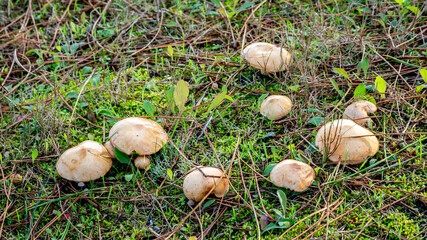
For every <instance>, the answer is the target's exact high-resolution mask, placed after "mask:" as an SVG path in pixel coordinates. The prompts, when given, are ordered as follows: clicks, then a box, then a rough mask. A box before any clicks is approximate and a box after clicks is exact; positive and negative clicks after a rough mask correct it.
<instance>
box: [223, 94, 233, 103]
mask: <svg viewBox="0 0 427 240" xmlns="http://www.w3.org/2000/svg"><path fill="white" fill-rule="evenodd" d="M225 98H226V99H227V100H228V101H230V102H234V99H233V98H232V97H230V96H229V95H225Z"/></svg>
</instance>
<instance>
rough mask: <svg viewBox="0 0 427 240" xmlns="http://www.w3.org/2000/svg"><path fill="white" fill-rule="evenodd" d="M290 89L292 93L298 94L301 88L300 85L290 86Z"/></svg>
mask: <svg viewBox="0 0 427 240" xmlns="http://www.w3.org/2000/svg"><path fill="white" fill-rule="evenodd" d="M289 88H290V89H291V90H292V91H294V92H297V91H298V88H299V85H293V86H289Z"/></svg>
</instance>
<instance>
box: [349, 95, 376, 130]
mask: <svg viewBox="0 0 427 240" xmlns="http://www.w3.org/2000/svg"><path fill="white" fill-rule="evenodd" d="M375 111H377V106H375V104H373V103H371V102H369V101H365V100H361V101H357V102H355V103H352V104H350V105H349V106H348V107H347V108H346V109H345V110H344V116H343V118H344V119H350V120H353V121H354V122H355V123H357V124H359V125H360V126H363V125H365V124H366V123H368V126H369V125H370V123H371V119H370V118H369V117H368V113H373V112H375Z"/></svg>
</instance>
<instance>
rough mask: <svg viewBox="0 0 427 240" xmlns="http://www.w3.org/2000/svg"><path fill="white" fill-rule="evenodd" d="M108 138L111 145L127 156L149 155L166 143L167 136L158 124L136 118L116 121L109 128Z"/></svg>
mask: <svg viewBox="0 0 427 240" xmlns="http://www.w3.org/2000/svg"><path fill="white" fill-rule="evenodd" d="M109 137H110V142H111V144H112V145H113V146H115V147H116V148H117V149H119V150H120V151H122V152H124V153H126V154H127V155H130V154H132V153H137V154H139V155H151V154H153V153H156V152H157V151H159V150H160V149H162V147H163V145H164V144H166V143H167V141H168V135H167V134H166V132H165V130H163V128H162V127H161V126H160V125H159V124H158V123H156V122H154V121H152V120H149V119H145V118H137V117H129V118H125V119H123V120H120V121H118V122H117V123H116V124H114V126H113V127H112V128H111V130H110V135H109Z"/></svg>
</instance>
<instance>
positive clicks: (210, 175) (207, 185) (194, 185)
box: [183, 166, 229, 202]
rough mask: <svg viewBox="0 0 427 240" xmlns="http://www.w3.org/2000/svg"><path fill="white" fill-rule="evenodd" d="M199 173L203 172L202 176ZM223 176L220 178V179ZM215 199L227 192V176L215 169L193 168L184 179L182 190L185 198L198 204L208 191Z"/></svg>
mask: <svg viewBox="0 0 427 240" xmlns="http://www.w3.org/2000/svg"><path fill="white" fill-rule="evenodd" d="M200 171H203V173H204V175H205V176H206V177H205V176H204V175H203V174H202V173H201V172H200ZM221 176H223V177H222V178H220V177H221ZM213 187H215V189H214V190H213V191H212V193H213V194H215V196H217V197H222V196H224V195H225V193H226V192H227V191H228V188H229V183H228V177H227V175H225V174H224V175H223V171H221V170H220V169H218V168H216V167H202V166H199V167H198V169H197V168H193V169H191V170H190V171H189V173H188V174H187V176H186V177H185V179H184V184H183V189H184V194H185V196H186V197H187V198H188V199H190V200H193V201H196V202H199V201H200V200H202V199H203V198H204V197H205V195H206V194H208V193H209V192H210V190H211V189H212V188H213Z"/></svg>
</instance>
